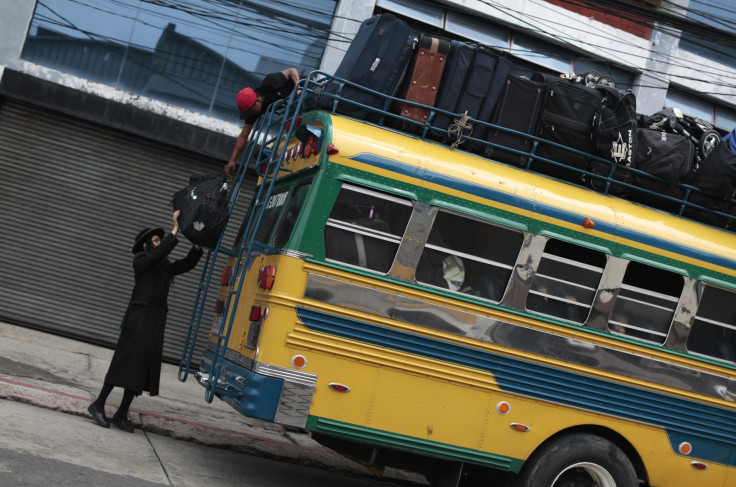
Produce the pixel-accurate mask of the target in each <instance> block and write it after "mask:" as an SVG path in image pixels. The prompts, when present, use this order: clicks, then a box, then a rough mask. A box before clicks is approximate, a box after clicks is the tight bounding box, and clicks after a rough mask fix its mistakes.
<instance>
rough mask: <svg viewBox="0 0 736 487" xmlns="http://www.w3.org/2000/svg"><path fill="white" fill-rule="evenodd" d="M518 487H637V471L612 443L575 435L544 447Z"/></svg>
mask: <svg viewBox="0 0 736 487" xmlns="http://www.w3.org/2000/svg"><path fill="white" fill-rule="evenodd" d="M513 485H514V487H636V486H638V485H639V483H638V481H637V477H636V471H635V470H634V466H633V465H632V463H631V461H630V460H629V458H628V457H627V456H626V454H625V453H624V452H623V451H622V450H621V449H620V448H619V447H617V446H616V445H614V444H613V443H611V442H610V441H608V440H606V439H604V438H601V437H599V436H595V435H591V434H587V433H572V434H566V435H564V436H560V437H559V438H557V439H555V440H553V441H551V442H550V443H548V444H546V445H544V446H543V447H542V448H541V449H540V450H539V451H537V452H535V453H534V455H532V456H531V458H530V459H529V460H528V461H527V462H526V463H525V464H524V467H523V468H522V469H521V472H520V473H519V476H518V477H517V478H516V479H515V482H514V484H513Z"/></svg>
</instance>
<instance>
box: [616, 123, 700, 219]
mask: <svg viewBox="0 0 736 487" xmlns="http://www.w3.org/2000/svg"><path fill="white" fill-rule="evenodd" d="M637 144H638V146H637V151H636V158H635V160H634V165H635V166H636V168H637V169H639V170H640V171H643V172H645V173H647V174H651V175H652V176H655V177H657V178H659V179H654V178H650V177H647V176H646V175H641V174H637V175H636V177H635V178H634V184H635V185H636V186H637V187H639V188H644V189H646V190H649V191H651V192H652V193H656V194H651V193H647V192H644V191H639V190H636V189H633V190H632V191H631V194H630V195H629V198H630V199H631V200H633V201H636V202H639V203H643V204H645V205H648V206H652V207H654V208H659V209H660V210H665V211H670V212H673V213H678V212H679V210H680V203H679V202H678V201H672V200H670V199H667V198H663V197H662V196H659V195H665V196H669V197H671V198H675V199H677V200H680V199H682V197H683V196H684V189H683V187H682V186H680V185H679V183H684V182H686V181H687V178H688V177H689V175H690V172H691V171H692V169H693V164H694V163H695V146H694V145H693V144H692V143H691V142H690V140H689V139H688V138H686V137H683V136H681V135H677V134H671V133H667V132H662V131H659V130H652V129H642V128H640V129H638V130H637ZM660 179H661V180H663V181H660Z"/></svg>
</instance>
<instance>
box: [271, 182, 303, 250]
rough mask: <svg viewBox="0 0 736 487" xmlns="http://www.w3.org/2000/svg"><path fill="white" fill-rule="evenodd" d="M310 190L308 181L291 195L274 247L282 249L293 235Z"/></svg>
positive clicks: (275, 237)
mask: <svg viewBox="0 0 736 487" xmlns="http://www.w3.org/2000/svg"><path fill="white" fill-rule="evenodd" d="M308 192H309V184H308V183H305V184H302V185H300V186H297V188H296V189H295V190H294V191H293V193H292V195H291V197H290V198H289V203H288V204H287V206H286V211H285V212H284V216H283V217H282V218H281V222H280V223H279V228H278V230H277V231H276V235H275V236H274V238H273V243H272V246H273V247H275V248H277V249H280V248H281V247H283V246H284V245H286V242H287V241H288V240H289V237H291V232H292V230H294V225H295V224H296V220H297V218H299V213H300V212H301V211H302V207H303V206H304V200H305V198H306V197H307V193H308Z"/></svg>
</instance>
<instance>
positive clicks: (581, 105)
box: [531, 73, 603, 183]
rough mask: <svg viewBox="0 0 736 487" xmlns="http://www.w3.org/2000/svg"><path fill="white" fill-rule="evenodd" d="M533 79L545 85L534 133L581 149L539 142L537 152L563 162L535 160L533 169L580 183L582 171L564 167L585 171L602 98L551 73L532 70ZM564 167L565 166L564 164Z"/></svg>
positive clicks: (592, 91)
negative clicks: (594, 124) (569, 149)
mask: <svg viewBox="0 0 736 487" xmlns="http://www.w3.org/2000/svg"><path fill="white" fill-rule="evenodd" d="M532 80H534V81H540V82H543V83H544V84H545V95H544V100H543V102H542V110H541V113H540V116H539V128H538V130H537V135H538V136H539V137H541V138H543V139H545V140H549V141H550V142H555V143H557V144H561V145H563V146H566V147H570V148H572V149H576V150H578V151H581V152H584V153H586V154H579V153H575V152H571V151H568V150H565V149H563V148H560V147H555V146H553V145H550V144H545V143H540V144H539V147H538V150H537V152H536V153H537V155H538V156H541V157H545V158H547V159H550V160H552V161H556V162H558V163H561V164H563V165H564V166H558V165H553V164H550V163H548V162H546V161H539V160H535V161H533V162H532V164H531V168H532V169H533V170H535V171H538V172H541V173H544V174H548V175H550V176H553V177H556V178H559V179H564V180H566V181H571V182H575V183H582V180H583V174H582V173H580V172H579V171H575V170H571V169H567V167H571V168H575V169H579V170H587V169H588V159H589V156H588V155H587V154H590V153H591V152H592V151H593V122H594V120H595V117H596V116H597V115H598V113H599V112H600V109H601V105H602V103H603V97H602V96H601V94H600V93H599V92H598V91H597V90H595V89H594V88H589V87H587V86H585V85H583V84H580V83H575V82H574V81H572V80H570V79H567V78H561V77H558V76H554V75H546V74H541V73H534V74H533V75H532ZM565 166H566V167H565Z"/></svg>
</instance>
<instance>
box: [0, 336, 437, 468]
mask: <svg viewBox="0 0 736 487" xmlns="http://www.w3.org/2000/svg"><path fill="white" fill-rule="evenodd" d="M112 354H113V350H112V349H108V348H105V347H100V346H95V345H91V344H89V343H84V342H80V341H76V340H71V339H67V338H63V337H59V336H56V335H53V334H49V333H44V332H40V331H36V330H32V329H28V328H24V327H19V326H15V325H10V324H6V323H2V322H0V399H2V400H11V401H19V402H23V403H27V404H32V405H34V406H38V407H42V408H47V409H51V410H54V411H60V412H63V413H67V414H70V415H76V416H82V417H86V418H89V421H90V422H92V421H93V420H92V418H91V416H90V415H89V413H88V412H87V407H88V406H89V404H90V402H92V401H93V400H94V399H95V398H96V396H97V394H98V393H99V390H100V388H101V387H102V382H103V378H104V376H105V373H106V372H107V367H108V365H109V363H110V359H111V358H112ZM121 399H122V390H120V389H119V388H115V389H114V390H113V392H112V394H110V397H109V398H108V402H107V407H106V414H107V416H108V417H111V416H112V415H113V414H114V413H115V411H116V409H117V406H118V404H119V401H120V400H121ZM129 418H130V419H131V421H132V422H133V426H134V428H136V430H144V431H147V432H152V433H156V434H158V435H162V436H166V437H170V438H172V439H174V440H182V441H189V442H197V443H200V444H202V445H206V446H210V447H216V448H221V449H227V450H232V451H237V452H244V453H248V454H252V455H257V456H261V457H266V458H273V459H279V460H283V461H286V462H290V463H296V464H300V465H310V466H314V467H318V468H322V469H326V470H332V471H336V472H342V473H347V474H351V475H357V476H364V475H365V476H371V474H370V473H369V471H368V470H367V469H366V468H364V467H363V466H361V465H359V464H357V463H355V462H353V461H351V460H348V459H347V458H345V457H343V456H341V455H339V454H337V453H335V452H333V451H332V450H329V449H327V448H324V447H323V446H321V445H320V444H318V443H317V442H315V441H314V440H312V439H311V437H310V436H309V434H308V433H306V432H302V431H292V430H286V429H284V428H282V427H281V426H279V425H277V424H273V423H269V422H264V421H260V420H256V419H251V418H246V417H244V416H242V415H241V414H239V413H238V412H236V411H235V410H234V409H232V408H231V407H230V406H228V405H227V404H225V403H224V402H222V401H220V400H219V399H214V400H213V401H212V403H207V402H206V401H205V399H204V388H203V387H202V386H201V385H199V384H198V383H197V382H196V381H195V379H194V377H193V376H191V375H190V377H189V378H188V379H187V381H186V382H181V381H180V380H179V379H178V366H174V365H172V364H163V368H162V371H161V385H160V395H159V396H156V397H150V396H148V395H147V394H145V393H144V394H143V395H141V396H139V397H137V398H136V399H135V400H134V401H133V404H132V406H131V409H130V414H129ZM112 428H114V427H112ZM101 431H105V430H102V429H101ZM116 433H119V434H122V432H119V431H116ZM384 479H385V480H396V481H399V482H401V483H404V482H407V483H414V482H416V481H419V482H420V483H423V482H422V481H421V480H422V479H420V478H417V476H415V475H412V474H410V473H407V472H403V471H398V470H393V469H387V470H386V471H385V472H384Z"/></svg>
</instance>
